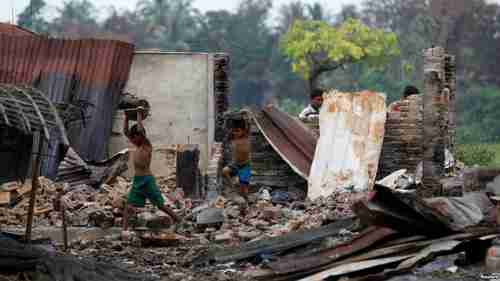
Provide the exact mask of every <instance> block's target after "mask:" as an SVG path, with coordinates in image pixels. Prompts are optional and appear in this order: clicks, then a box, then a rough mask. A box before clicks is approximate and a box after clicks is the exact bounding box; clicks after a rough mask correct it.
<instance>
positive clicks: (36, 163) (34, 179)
mask: <svg viewBox="0 0 500 281" xmlns="http://www.w3.org/2000/svg"><path fill="white" fill-rule="evenodd" d="M39 136H40V137H39V140H38V150H37V152H36V155H35V157H33V162H32V163H33V164H32V165H31V169H32V171H31V196H30V205H29V209H28V221H27V223H26V234H25V239H26V243H31V228H32V226H33V213H34V211H35V202H36V192H37V189H38V186H39V182H38V176H39V174H38V171H39V170H40V161H41V159H42V155H41V154H42V148H43V136H42V135H41V134H40V135H39Z"/></svg>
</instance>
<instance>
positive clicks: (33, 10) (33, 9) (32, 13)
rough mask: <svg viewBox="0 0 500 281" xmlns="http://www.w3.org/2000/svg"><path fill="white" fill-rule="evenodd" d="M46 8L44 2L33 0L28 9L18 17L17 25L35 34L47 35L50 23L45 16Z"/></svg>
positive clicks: (42, 0)
mask: <svg viewBox="0 0 500 281" xmlns="http://www.w3.org/2000/svg"><path fill="white" fill-rule="evenodd" d="M46 6H47V4H46V3H45V1H44V0H31V1H30V4H29V5H28V7H26V9H24V11H22V12H21V13H20V14H19V15H18V16H17V24H18V25H19V26H21V27H24V28H26V29H29V30H31V31H33V32H38V33H46V32H47V31H48V29H49V23H48V22H47V20H45V18H44V16H43V12H44V10H45V7H46Z"/></svg>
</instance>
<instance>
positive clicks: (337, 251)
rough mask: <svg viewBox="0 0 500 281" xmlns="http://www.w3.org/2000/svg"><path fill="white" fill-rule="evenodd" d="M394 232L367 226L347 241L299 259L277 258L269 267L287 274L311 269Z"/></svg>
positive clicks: (371, 243) (388, 229)
mask: <svg viewBox="0 0 500 281" xmlns="http://www.w3.org/2000/svg"><path fill="white" fill-rule="evenodd" d="M395 233H396V231H394V230H392V229H390V228H381V227H369V228H368V229H366V230H364V231H363V232H362V233H361V234H360V235H358V236H356V237H355V238H354V239H353V240H352V241H350V242H348V243H344V244H341V245H339V246H337V247H335V248H333V249H330V250H326V251H322V252H320V253H317V254H314V255H312V256H307V257H302V258H300V259H296V258H289V259H284V260H278V261H276V262H272V263H270V264H269V267H270V268H271V269H272V270H273V271H274V272H275V273H276V274H289V273H293V272H301V271H305V270H311V269H314V268H317V267H320V266H323V265H326V264H329V263H332V262H334V261H336V260H339V259H341V258H342V257H345V256H348V255H351V254H354V253H356V252H358V251H360V250H362V249H366V248H367V247H369V246H372V245H373V244H375V243H376V242H378V241H381V240H383V239H384V238H387V237H389V236H390V235H393V234H395Z"/></svg>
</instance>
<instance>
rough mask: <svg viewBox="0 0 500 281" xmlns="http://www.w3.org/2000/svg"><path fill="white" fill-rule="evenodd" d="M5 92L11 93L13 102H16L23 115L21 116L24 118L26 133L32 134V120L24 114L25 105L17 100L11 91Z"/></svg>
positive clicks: (19, 112) (20, 113)
mask: <svg viewBox="0 0 500 281" xmlns="http://www.w3.org/2000/svg"><path fill="white" fill-rule="evenodd" d="M5 94H7V95H9V96H10V97H11V98H13V99H14V101H13V103H14V104H15V106H16V107H17V110H18V112H17V113H18V114H19V115H21V117H22V118H23V119H24V123H22V122H21V123H22V124H23V127H24V129H25V131H26V133H28V134H30V133H31V124H30V121H29V119H28V118H27V117H26V115H25V114H24V110H23V107H22V106H21V104H19V102H18V101H17V100H16V98H14V97H13V96H12V93H10V92H9V91H5Z"/></svg>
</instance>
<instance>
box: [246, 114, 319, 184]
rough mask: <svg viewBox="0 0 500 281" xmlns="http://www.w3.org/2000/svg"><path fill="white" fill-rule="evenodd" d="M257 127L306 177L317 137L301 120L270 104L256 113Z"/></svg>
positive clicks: (276, 149) (294, 168) (291, 165)
mask: <svg viewBox="0 0 500 281" xmlns="http://www.w3.org/2000/svg"><path fill="white" fill-rule="evenodd" d="M254 120H255V123H256V124H257V127H258V128H259V130H260V131H261V132H262V134H263V135H264V137H265V138H266V140H267V141H268V142H269V143H270V144H271V146H272V147H273V148H274V150H275V151H276V152H277V153H278V154H279V155H280V156H281V158H282V159H283V160H284V161H285V162H287V164H288V165H290V167H291V168H292V169H293V170H294V171H295V172H296V173H297V174H299V175H300V176H302V177H303V178H304V179H307V178H308V175H309V171H310V168H311V163H312V161H313V158H314V151H315V147H316V141H317V139H316V137H315V136H314V135H313V134H312V133H311V131H309V130H308V129H307V128H306V127H305V126H304V125H302V123H300V121H298V120H296V119H294V118H292V117H291V116H290V115H288V114H287V113H285V112H283V111H281V110H279V109H278V108H276V107H274V106H272V105H270V106H267V107H266V108H264V109H263V110H262V112H260V113H259V114H254Z"/></svg>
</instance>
